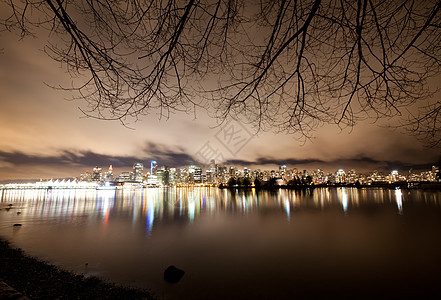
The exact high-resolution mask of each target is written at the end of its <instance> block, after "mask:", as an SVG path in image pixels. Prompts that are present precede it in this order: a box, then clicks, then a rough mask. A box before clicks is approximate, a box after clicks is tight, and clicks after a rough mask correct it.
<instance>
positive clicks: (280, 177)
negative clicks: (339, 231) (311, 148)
mask: <svg viewBox="0 0 441 300" xmlns="http://www.w3.org/2000/svg"><path fill="white" fill-rule="evenodd" d="M244 178H247V179H248V180H247V181H248V182H250V183H251V184H252V185H253V184H254V183H255V182H256V180H257V181H259V182H261V183H264V182H270V181H271V182H273V183H275V184H277V185H289V184H314V185H324V184H355V183H357V182H358V183H360V184H364V185H369V184H372V183H396V182H440V171H439V168H438V167H436V166H433V167H432V169H431V170H429V171H424V172H413V171H412V170H410V171H408V172H406V173H405V174H401V173H399V172H398V171H392V172H391V173H381V172H377V171H374V172H372V173H370V174H360V173H356V171H355V170H353V169H352V170H349V171H344V170H343V169H340V170H337V171H336V172H334V173H332V172H327V173H326V172H324V171H323V170H321V169H317V170H313V171H307V170H298V169H296V168H292V169H291V168H287V167H286V165H281V166H279V167H278V169H276V170H260V169H257V170H252V169H249V168H243V169H238V168H236V167H233V166H230V167H227V166H222V165H218V164H216V163H215V161H214V160H211V161H210V164H209V166H208V167H207V168H204V169H202V168H201V167H199V166H196V165H190V166H188V167H185V168H169V167H167V166H161V167H159V166H158V163H157V162H156V161H151V162H150V165H148V166H147V167H145V166H144V164H142V163H139V162H138V163H135V164H134V165H133V169H132V171H125V172H122V173H121V174H119V175H118V176H116V175H114V173H113V167H112V166H109V168H108V169H107V170H103V169H102V168H101V167H95V168H93V170H92V172H86V173H85V174H81V176H80V178H79V181H82V182H97V183H100V184H107V185H109V184H110V185H145V186H169V185H220V184H228V182H229V181H231V180H232V179H235V180H240V179H244Z"/></svg>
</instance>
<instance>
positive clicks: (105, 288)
mask: <svg viewBox="0 0 441 300" xmlns="http://www.w3.org/2000/svg"><path fill="white" fill-rule="evenodd" d="M1 282H4V283H6V284H0V299H25V298H20V297H22V296H26V297H29V298H30V299H154V297H153V296H152V295H151V294H150V293H149V292H148V291H146V290H139V289H134V288H129V287H122V286H118V285H115V284H112V283H108V282H105V281H102V280H100V279H98V278H96V277H85V276H83V275H77V274H74V273H72V272H68V271H66V270H63V269H60V268H58V267H56V266H54V265H51V264H48V263H45V262H43V261H40V260H38V259H36V258H33V257H29V256H27V255H26V254H25V253H24V252H23V251H22V250H21V249H16V248H13V247H11V245H10V244H9V243H8V242H7V241H4V240H1V239H0V283H1ZM2 286H3V291H1V289H2ZM8 286H9V287H12V288H13V289H15V291H16V292H11V291H10V290H8Z"/></svg>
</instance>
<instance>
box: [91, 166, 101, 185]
mask: <svg viewBox="0 0 441 300" xmlns="http://www.w3.org/2000/svg"><path fill="white" fill-rule="evenodd" d="M102 180H103V169H102V168H100V167H95V168H93V172H92V181H96V182H99V181H102Z"/></svg>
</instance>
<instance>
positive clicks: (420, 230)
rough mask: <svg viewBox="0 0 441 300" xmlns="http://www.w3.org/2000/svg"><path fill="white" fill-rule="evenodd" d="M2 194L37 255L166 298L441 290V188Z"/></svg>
mask: <svg viewBox="0 0 441 300" xmlns="http://www.w3.org/2000/svg"><path fill="white" fill-rule="evenodd" d="M0 195H1V200H0V208H1V210H0V236H1V237H3V238H5V239H8V240H10V241H11V242H12V243H13V244H14V245H15V246H17V247H21V248H23V249H24V250H25V251H26V252H27V253H29V254H30V255H34V256H37V257H40V258H42V259H44V260H46V261H49V262H51V263H54V264H57V265H60V266H63V267H65V268H67V269H70V270H74V271H75V272H77V273H84V274H87V275H97V276H100V277H102V278H105V279H109V280H111V281H114V282H117V283H121V284H124V285H131V286H137V287H143V288H148V289H150V290H151V291H152V292H153V293H155V294H156V295H157V296H158V297H159V298H161V299H239V298H241V299H250V298H253V299H291V298H293V297H294V296H304V297H316V296H324V297H330V296H342V297H347V298H352V297H354V296H355V297H372V296H374V297H402V296H410V297H414V298H418V297H420V296H422V295H423V296H426V297H427V296H439V295H441V292H440V288H439V287H438V286H439V285H440V282H441V191H423V190H393V189H355V188H320V189H312V190H302V191H292V190H279V191H276V192H272V191H254V190H249V191H230V190H220V189H217V188H168V189H165V188H164V189H159V188H158V189H123V190H116V191H112V190H111V191H109V190H98V191H95V190H74V189H72V190H48V191H47V190H3V191H1V190H0ZM9 204H13V206H12V208H11V209H8V205H9ZM17 212H20V213H19V214H17ZM15 223H21V224H23V226H22V227H13V226H12V225H13V224H15ZM86 263H88V265H87V266H86V265H85V264H86ZM172 264H173V265H175V266H177V267H179V268H181V269H183V270H185V272H186V273H185V275H184V277H183V278H182V280H181V281H180V282H179V283H177V284H168V283H165V282H164V280H163V271H164V270H165V268H167V266H169V265H172Z"/></svg>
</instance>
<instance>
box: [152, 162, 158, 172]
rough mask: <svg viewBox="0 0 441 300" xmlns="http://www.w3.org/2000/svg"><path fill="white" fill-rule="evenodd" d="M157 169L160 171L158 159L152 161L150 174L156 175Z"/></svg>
mask: <svg viewBox="0 0 441 300" xmlns="http://www.w3.org/2000/svg"><path fill="white" fill-rule="evenodd" d="M157 171H158V164H157V163H156V160H152V161H151V162H150V175H156V172H157Z"/></svg>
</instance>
